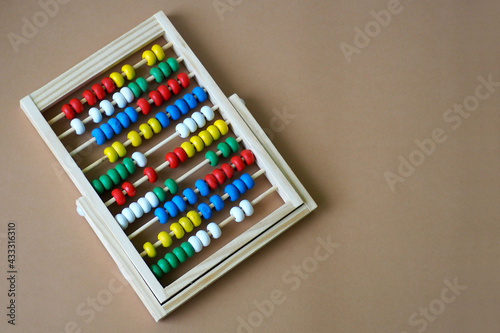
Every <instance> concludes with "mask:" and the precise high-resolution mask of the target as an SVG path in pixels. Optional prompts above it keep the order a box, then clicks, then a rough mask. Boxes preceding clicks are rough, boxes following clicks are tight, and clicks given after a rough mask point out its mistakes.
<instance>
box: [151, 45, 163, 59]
mask: <svg viewBox="0 0 500 333" xmlns="http://www.w3.org/2000/svg"><path fill="white" fill-rule="evenodd" d="M151 51H153V53H154V54H155V56H156V59H158V61H163V59H165V51H163V49H162V47H161V46H160V45H158V44H155V45H153V46H152V47H151Z"/></svg>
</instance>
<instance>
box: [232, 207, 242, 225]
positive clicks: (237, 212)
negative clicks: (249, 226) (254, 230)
mask: <svg viewBox="0 0 500 333" xmlns="http://www.w3.org/2000/svg"><path fill="white" fill-rule="evenodd" d="M229 214H231V215H232V216H233V217H234V220H235V221H236V222H241V221H243V220H244V219H245V213H243V209H241V208H240V207H233V208H231V210H230V211H229Z"/></svg>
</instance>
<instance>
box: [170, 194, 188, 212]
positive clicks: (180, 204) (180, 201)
mask: <svg viewBox="0 0 500 333" xmlns="http://www.w3.org/2000/svg"><path fill="white" fill-rule="evenodd" d="M172 202H173V203H174V204H175V205H176V206H177V209H179V212H183V211H185V210H186V202H185V201H184V199H183V198H182V197H181V196H180V195H175V196H174V197H173V198H172Z"/></svg>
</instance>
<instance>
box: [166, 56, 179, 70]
mask: <svg viewBox="0 0 500 333" xmlns="http://www.w3.org/2000/svg"><path fill="white" fill-rule="evenodd" d="M166 61H167V64H168V65H169V66H170V68H171V69H172V72H177V70H178V69H179V63H178V62H177V60H175V58H168V59H167V60H166Z"/></svg>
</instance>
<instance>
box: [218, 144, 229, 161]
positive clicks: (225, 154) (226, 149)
mask: <svg viewBox="0 0 500 333" xmlns="http://www.w3.org/2000/svg"><path fill="white" fill-rule="evenodd" d="M217 149H219V150H220V152H221V153H222V157H224V158H226V157H229V155H231V148H229V145H228V144H227V143H225V142H219V144H218V145H217Z"/></svg>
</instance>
